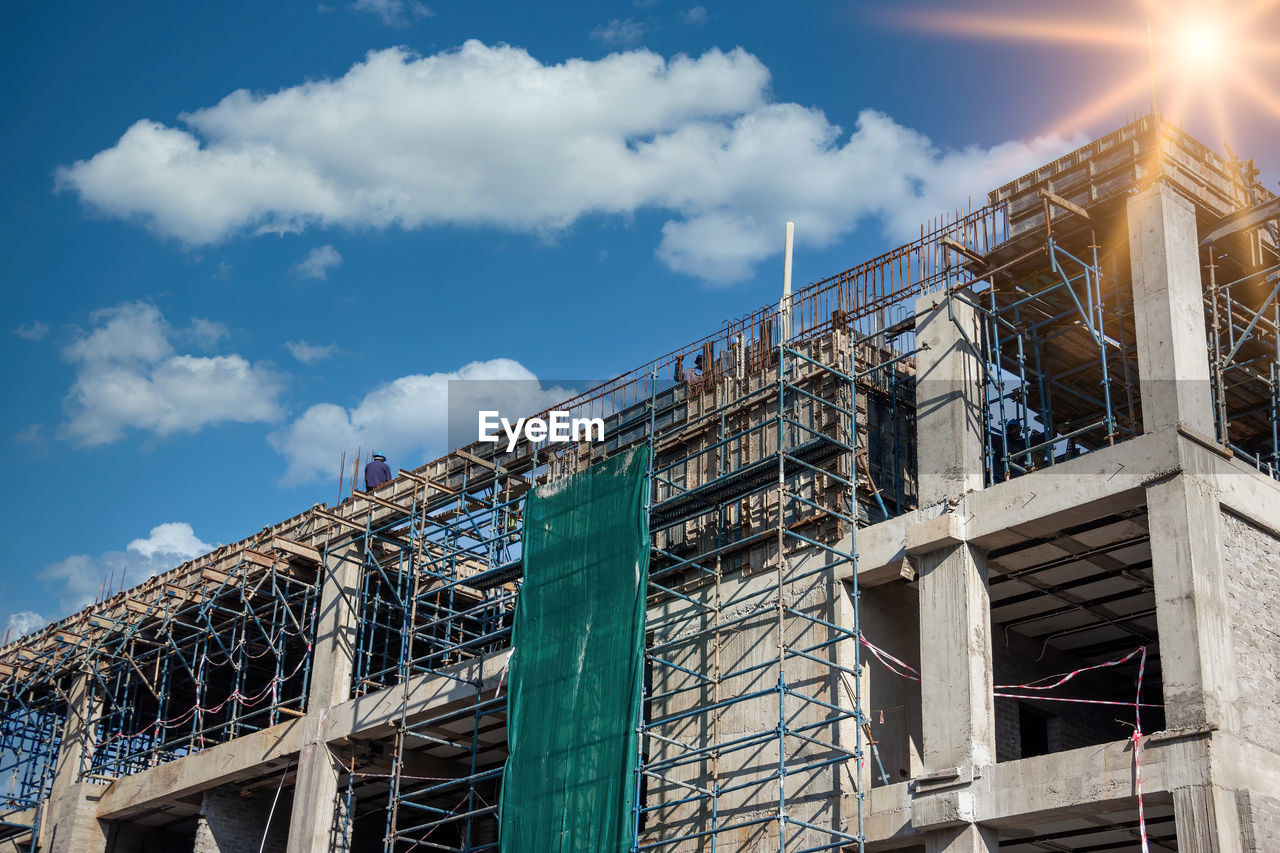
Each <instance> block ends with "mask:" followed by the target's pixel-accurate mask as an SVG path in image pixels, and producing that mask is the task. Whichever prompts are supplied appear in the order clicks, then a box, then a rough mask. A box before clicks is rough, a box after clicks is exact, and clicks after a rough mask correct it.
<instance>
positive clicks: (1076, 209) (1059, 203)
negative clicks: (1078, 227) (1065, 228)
mask: <svg viewBox="0 0 1280 853" xmlns="http://www.w3.org/2000/svg"><path fill="white" fill-rule="evenodd" d="M1040 198H1043V199H1046V200H1047V201H1048V202H1049V204H1052V205H1054V206H1055V207H1060V208H1062V209H1063V210H1065V211H1068V212H1069V213H1074V214H1075V215H1076V216H1080V217H1083V218H1084V220H1085V221H1086V222H1087V221H1089V211H1087V210H1085V209H1084V208H1083V207H1081V206H1080V205H1078V204H1076V203H1075V202H1073V201H1067V200H1066V199H1065V198H1063V197H1062V196H1060V195H1058V194H1057V193H1052V192H1049V191H1048V190H1044V189H1042V190H1040Z"/></svg>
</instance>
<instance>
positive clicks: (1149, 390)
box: [1128, 184, 1214, 438]
mask: <svg viewBox="0 0 1280 853" xmlns="http://www.w3.org/2000/svg"><path fill="white" fill-rule="evenodd" d="M1128 220H1129V263H1130V266H1131V270H1132V275H1133V304H1134V324H1135V326H1136V329H1137V347H1138V378H1139V385H1140V388H1141V393H1142V424H1143V430H1144V431H1146V432H1153V431H1155V430H1158V429H1162V428H1165V427H1171V426H1182V427H1184V428H1186V429H1188V430H1190V431H1191V432H1194V433H1196V434H1197V435H1201V436H1205V437H1207V438H1211V437H1213V435H1214V430H1213V395H1212V389H1211V386H1210V382H1209V349H1208V337H1207V335H1206V331H1205V323H1204V292H1203V289H1202V286H1201V282H1200V256H1199V250H1198V247H1197V243H1198V239H1197V231H1196V214H1195V208H1194V207H1193V206H1192V204H1191V202H1190V201H1188V200H1186V199H1185V198H1183V197H1182V196H1180V195H1178V194H1177V193H1176V192H1174V191H1173V190H1172V189H1170V188H1169V187H1168V186H1165V185H1164V184H1157V185H1156V186H1153V187H1151V188H1150V189H1148V190H1146V191H1144V192H1142V193H1139V194H1138V195H1136V196H1134V197H1133V198H1131V199H1129V206H1128Z"/></svg>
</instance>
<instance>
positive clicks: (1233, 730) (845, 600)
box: [0, 116, 1280, 853]
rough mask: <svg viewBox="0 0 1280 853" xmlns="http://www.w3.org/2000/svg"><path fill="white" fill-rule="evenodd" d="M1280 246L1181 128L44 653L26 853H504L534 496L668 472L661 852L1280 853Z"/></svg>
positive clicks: (1141, 137)
mask: <svg viewBox="0 0 1280 853" xmlns="http://www.w3.org/2000/svg"><path fill="white" fill-rule="evenodd" d="M1278 219H1280V200H1278V199H1277V198H1276V197H1275V196H1274V195H1273V194H1272V193H1270V192H1269V191H1267V190H1266V189H1265V188H1263V187H1262V186H1261V185H1260V184H1259V183H1258V182H1257V176H1256V171H1255V170H1254V169H1253V167H1252V164H1251V163H1245V162H1240V161H1238V160H1235V159H1234V158H1231V159H1228V158H1223V157H1221V156H1219V155H1217V154H1215V153H1213V152H1212V151H1210V150H1209V149H1207V148H1206V147H1204V146H1203V145H1201V144H1200V143H1198V142H1196V141H1195V140H1194V139H1192V138H1190V137H1188V136H1187V135H1186V134H1184V133H1183V132H1182V131H1180V130H1179V129H1177V128H1176V127H1174V126H1173V125H1171V124H1169V123H1167V122H1166V121H1164V120H1162V119H1161V118H1159V117H1154V116H1148V117H1144V118H1142V119H1139V120H1137V121H1135V122H1134V123H1132V124H1130V125H1127V126H1125V127H1124V128H1122V129H1120V130H1118V131H1116V132H1115V133H1113V134H1111V135H1109V136H1107V137H1104V138H1102V139H1100V140H1098V141H1096V142H1093V143H1091V144H1089V145H1087V146H1085V147H1083V148H1081V149H1080V150H1078V151H1076V152H1073V153H1072V154H1070V155H1068V156H1066V157H1063V158H1062V159H1060V160H1058V161H1056V162H1054V163H1050V164H1047V165H1046V166H1044V167H1043V168H1041V169H1039V170H1037V171H1036V172H1034V173H1032V174H1030V175H1026V176H1024V177H1023V178H1020V179H1019V180H1017V181H1015V182H1013V183H1011V184H1009V185H1007V186H1004V187H1001V188H999V189H997V190H995V191H993V192H992V193H991V194H990V198H989V204H988V205H986V206H984V207H982V208H980V209H977V210H971V211H965V212H961V213H957V214H955V215H953V216H948V217H945V218H941V219H939V220H938V221H936V222H933V223H930V224H929V225H927V226H926V228H925V229H924V230H923V232H922V236H921V238H920V239H918V240H915V241H912V242H911V243H908V244H906V245H904V246H901V247H898V248H896V249H894V250H893V251H891V252H888V253H886V254H885V255H882V256H880V257H878V258H874V259H872V260H870V261H867V262H865V263H863V264H860V265H858V266H855V267H852V268H850V269H848V270H845V271H844V272H841V273H839V274H837V275H834V276H832V277H830V278H828V279H825V280H823V281H820V282H817V283H815V284H812V285H809V286H808V287H806V288H804V289H801V290H799V291H797V293H796V294H795V295H794V297H793V298H792V299H791V301H790V302H789V303H785V304H783V305H780V306H777V307H768V308H763V309H761V310H759V311H757V312H755V313H753V314H751V315H749V316H747V317H745V318H743V319H741V320H738V321H735V322H731V323H728V324H726V325H725V326H724V327H723V328H722V329H721V330H720V331H717V332H716V333H714V334H712V335H710V336H708V337H707V338H705V339H703V340H700V341H697V342H694V343H693V344H690V345H689V346H687V347H682V348H681V349H679V350H676V351H673V352H671V353H668V354H666V355H663V356H661V357H659V358H657V359H655V360H654V361H652V362H650V363H649V364H646V365H643V366H641V367H639V368H637V369H636V370H634V371H631V372H629V373H627V374H624V375H622V376H620V377H617V378H616V379H614V380H612V381H610V382H608V383H606V384H604V385H602V386H600V387H598V388H596V389H593V390H592V391H590V392H587V393H585V394H582V395H580V396H579V397H576V398H574V399H572V400H569V401H567V402H566V403H565V404H564V405H562V406H560V407H558V408H560V409H565V410H569V411H571V412H573V413H575V414H578V415H583V416H599V417H603V418H605V420H606V424H607V426H606V440H605V441H603V442H599V443H582V444H570V445H564V444H558V445H551V444H545V443H544V444H533V445H526V446H523V447H520V448H518V449H517V450H516V451H515V452H514V453H500V452H498V451H497V450H496V449H495V446H494V445H491V444H479V443H478V444H475V445H471V446H469V447H465V448H462V449H459V450H456V451H454V452H452V453H450V454H449V455H447V456H445V457H443V458H441V459H438V460H435V461H434V462H431V463H429V464H427V465H424V466H422V467H421V468H417V469H414V470H411V471H401V472H399V475H398V476H397V477H396V478H394V479H393V480H392V481H391V482H389V483H387V484H385V485H383V486H381V487H379V488H377V489H376V490H374V491H373V492H371V493H364V492H354V493H352V494H351V496H350V497H348V498H347V499H345V500H343V501H341V502H340V503H339V504H337V505H334V506H328V505H324V504H320V505H317V506H315V507H312V508H311V509H308V510H307V511H305V512H303V513H301V514H300V515H298V516H295V517H294V518H291V519H288V520H287V521H284V522H281V523H279V524H276V525H272V526H270V527H266V528H263V530H262V531H261V532H259V533H257V534H255V535H253V536H250V537H248V538H246V539H244V540H242V541H240V542H237V543H234V544H232V545H227V546H223V547H222V548H219V549H218V550H217V551H215V552H213V553H211V554H208V555H206V556H204V557H201V558H199V559H197V560H193V561H191V562H189V563H187V564H185V565H183V566H179V567H177V568H175V569H173V570H172V571H170V572H168V573H166V574H164V575H160V576H157V577H154V578H151V579H149V580H148V581H146V582H145V583H143V584H141V585H139V586H138V587H135V588H134V589H131V590H127V591H124V592H121V593H119V594H117V595H115V596H112V597H110V598H107V599H106V600H104V601H101V602H99V603H97V604H95V605H93V606H92V607H89V608H87V609H86V610H84V611H82V612H80V613H77V614H75V615H73V616H70V617H68V618H66V619H64V620H62V621H60V622H58V623H55V624H54V625H51V626H49V627H48V628H46V629H44V630H43V631H41V632H38V633H35V634H32V635H29V636H26V637H23V638H21V639H19V640H18V641H17V642H14V643H11V644H9V645H8V646H6V647H5V648H3V649H0V772H2V773H3V774H4V775H3V781H2V782H0V784H3V785H4V788H3V792H2V793H3V796H4V799H3V801H0V850H15V851H31V850H41V851H58V853H63V851H66V853H71V851H76V852H77V853H79V851H88V852H89V853H107V851H186V850H192V851H199V853H213V851H219V853H232V851H236V852H237V853H238V851H260V850H261V851H268V850H275V851H288V853H319V851H329V850H346V851H360V852H361V853H363V851H392V852H393V853H395V852H396V851H398V853H408V851H411V850H421V851H425V850H451V851H480V850H491V849H492V850H496V849H499V848H500V847H502V846H503V845H502V843H501V842H500V840H499V834H498V826H499V822H498V817H497V812H498V806H499V802H500V797H501V796H502V791H503V773H504V762H505V761H506V758H507V755H508V751H507V744H508V740H507V724H508V708H509V701H510V697H509V696H508V689H507V688H508V681H507V675H508V667H507V662H508V659H509V656H510V655H511V654H512V644H511V637H512V629H513V616H514V612H515V605H516V602H517V600H518V599H519V596H520V591H521V587H522V583H523V570H524V565H523V560H522V556H523V554H524V542H525V539H524V535H523V528H522V525H523V519H524V512H525V507H526V498H527V496H528V495H529V493H530V492H531V490H534V489H539V488H543V487H547V486H548V485H549V484H556V485H557V486H560V485H561V484H564V483H571V482H576V481H577V480H576V479H575V478H582V477H589V476H590V475H591V473H592V472H593V471H595V470H598V469H597V468H596V466H597V464H598V463H600V462H601V461H603V460H605V459H612V458H615V457H617V456H618V455H619V454H622V453H624V452H626V451H629V450H632V449H636V448H646V449H647V453H646V456H645V458H646V459H649V460H651V464H649V468H648V473H647V475H646V476H647V486H646V488H645V492H646V495H647V497H646V501H645V508H644V509H645V512H646V513H647V519H648V531H649V536H650V542H649V546H650V551H649V563H648V565H649V570H648V576H647V579H646V580H645V583H646V587H645V592H646V596H645V603H644V611H645V626H644V631H643V636H644V639H643V644H644V649H643V655H644V657H643V661H644V667H643V669H644V673H643V676H642V677H640V678H639V679H638V683H637V685H636V687H637V689H636V695H637V702H638V703H639V707H640V721H639V725H638V727H637V729H636V731H635V733H634V734H635V737H636V739H637V748H636V750H635V759H634V762H631V763H630V764H629V766H628V767H627V768H626V770H625V772H626V773H628V774H634V780H635V784H634V785H633V786H631V787H632V788H634V791H635V794H634V797H632V798H631V801H629V802H626V803H616V804H613V805H615V806H616V807H617V808H618V809H621V810H623V811H625V813H627V814H628V815H630V820H629V824H630V827H631V829H630V835H631V836H633V837H634V843H633V846H632V849H633V850H636V851H664V853H666V851H671V852H672V853H675V851H716V850H721V851H723V850H731V851H777V850H782V851H788V852H789V853H796V851H817V850H847V851H853V850H859V851H861V850H890V849H894V850H898V849H902V850H926V851H929V852H930V853H941V851H948V853H959V851H995V850H1005V851H1013V853H1032V851H1080V853H1083V851H1104V850H1113V851H1134V853H1138V851H1148V850H1182V851H1192V853H1201V851H1269V850H1280V713H1277V712H1278V711H1280V627H1278V625H1280V621H1278V620H1277V618H1276V616H1275V614H1274V610H1273V607H1274V604H1273V602H1274V601H1275V600H1277V598H1280V482H1278V481H1277V477H1278V476H1280V353H1278V351H1277V330H1278V329H1280V304H1278V303H1277V291H1278V290H1280V255H1278V254H1277V246H1278V245H1280V240H1278V239H1277V224H1278ZM695 354H701V355H702V356H703V363H704V365H705V366H706V370H705V374H704V376H703V377H701V378H700V379H699V380H698V381H696V382H675V381H673V379H672V377H673V367H674V365H675V363H676V360H677V358H678V357H683V358H684V359H685V361H686V363H687V362H688V361H690V360H691V359H692V357H693V356H694V355H695ZM589 580H590V579H585V580H584V583H582V584H581V586H580V589H579V592H578V594H580V595H583V596H589V595H591V594H592V588H591V584H590V582H589ZM557 711H558V712H562V713H563V715H564V716H565V717H566V719H568V720H570V721H571V720H572V718H573V715H574V714H576V713H579V712H580V709H578V708H576V707H569V706H566V707H565V708H563V709H557ZM508 849H511V848H510V847H509V845H508ZM566 849H568V848H566Z"/></svg>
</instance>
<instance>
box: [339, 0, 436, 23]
mask: <svg viewBox="0 0 1280 853" xmlns="http://www.w3.org/2000/svg"><path fill="white" fill-rule="evenodd" d="M351 8H352V10H354V11H356V12H369V13H371V14H374V15H377V16H378V17H379V18H381V19H382V23H384V24H386V25H387V26H388V27H397V28H403V27H407V26H409V22H410V20H420V19H422V18H434V17H435V14H436V13H435V12H434V11H432V9H431V7H430V6H428V5H427V4H426V3H420V2H417V0H355V2H354V3H352V4H351Z"/></svg>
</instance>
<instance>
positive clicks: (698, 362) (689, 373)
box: [675, 353, 702, 385]
mask: <svg viewBox="0 0 1280 853" xmlns="http://www.w3.org/2000/svg"><path fill="white" fill-rule="evenodd" d="M675 374H676V381H677V382H688V383H690V384H691V385H696V384H697V383H698V382H700V381H701V380H702V353H698V356H697V358H695V359H694V360H693V369H692V370H685V369H684V356H682V355H680V356H676V370H675Z"/></svg>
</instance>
